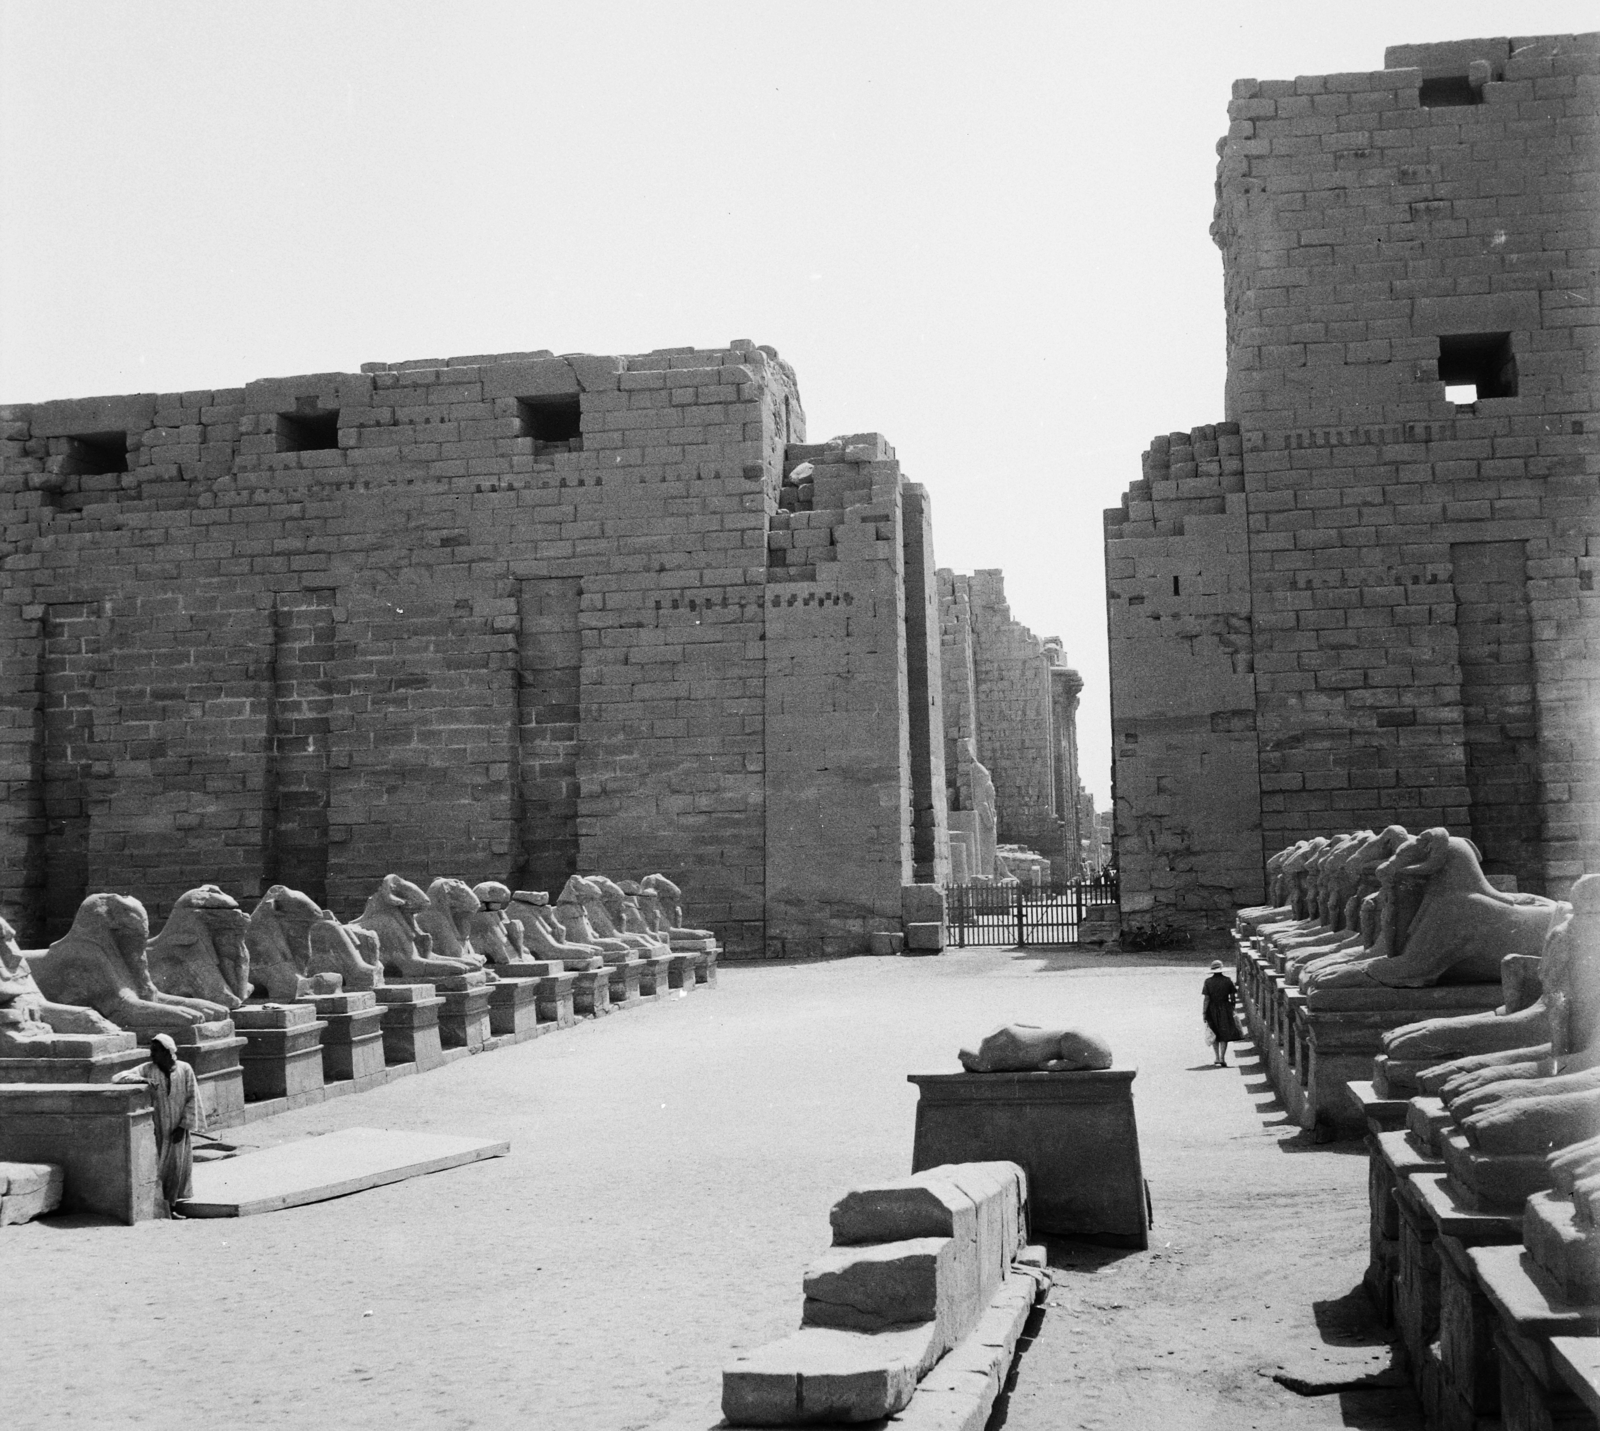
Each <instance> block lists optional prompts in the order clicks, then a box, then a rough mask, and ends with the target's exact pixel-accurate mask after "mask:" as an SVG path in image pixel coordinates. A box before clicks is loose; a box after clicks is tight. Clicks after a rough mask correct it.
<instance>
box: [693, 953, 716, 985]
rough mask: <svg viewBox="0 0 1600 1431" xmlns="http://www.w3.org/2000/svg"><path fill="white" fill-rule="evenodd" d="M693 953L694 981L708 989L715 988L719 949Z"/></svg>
mask: <svg viewBox="0 0 1600 1431" xmlns="http://www.w3.org/2000/svg"><path fill="white" fill-rule="evenodd" d="M692 952H695V965H694V981H695V983H697V984H705V985H707V986H708V987H709V988H713V989H714V988H716V987H717V959H718V957H719V956H720V955H721V953H722V951H721V950H720V949H716V948H711V949H701V950H699V951H692Z"/></svg>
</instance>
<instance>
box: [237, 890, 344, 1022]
mask: <svg viewBox="0 0 1600 1431" xmlns="http://www.w3.org/2000/svg"><path fill="white" fill-rule="evenodd" d="M321 917H322V911H321V909H319V908H318V907H317V903H316V901H315V900H313V899H312V898H311V897H310V896H309V895H304V894H301V893H300V891H299V890H296V889H290V888H288V886H286V885H281V884H275V885H273V886H272V888H271V889H269V890H268V891H267V892H266V893H265V894H264V895H262V896H261V899H260V900H259V902H258V903H257V904H256V907H255V908H254V909H253V910H251V911H250V922H249V924H248V926H247V927H246V929H245V932H244V943H245V948H246V949H247V950H248V951H249V954H250V983H251V987H252V988H253V989H254V991H255V992H256V993H257V994H261V995H264V996H265V997H267V998H269V999H274V1000H277V1001H279V1002H284V1001H288V1000H293V999H298V998H301V997H302V996H304V995H306V994H309V993H310V992H311V983H310V980H309V978H308V976H307V966H308V964H309V962H310V958H311V926H312V925H313V924H315V923H316V922H317V920H318V919H320V918H321ZM328 992H330V993H331V992H332V990H329V991H328Z"/></svg>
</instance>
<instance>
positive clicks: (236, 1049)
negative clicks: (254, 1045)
mask: <svg viewBox="0 0 1600 1431" xmlns="http://www.w3.org/2000/svg"><path fill="white" fill-rule="evenodd" d="M167 1032H168V1033H170V1034H171V1035H172V1041H173V1043H174V1044H175V1045H176V1046H177V1049H178V1057H179V1058H181V1059H182V1060H183V1061H184V1062H185V1063H187V1064H188V1065H189V1067H190V1068H192V1069H194V1080H195V1082H196V1084H198V1085H199V1089H200V1106H201V1107H202V1108H204V1109H205V1114H206V1120H207V1121H208V1122H210V1123H214V1124H216V1125H217V1126H219V1127H225V1126H226V1125H227V1124H229V1123H236V1122H238V1120H239V1117H240V1115H241V1114H242V1113H243V1112H244V1068H243V1066H242V1065H241V1063H240V1056H241V1055H242V1054H243V1053H244V1050H245V1040H244V1039H242V1038H239V1037H237V1036H236V1035H235V1033H234V1026H233V1020H232V1019H218V1020H216V1021H215V1022H214V1023H206V1024H190V1025H189V1026H188V1027H187V1028H182V1029H168V1030H167ZM139 1042H140V1043H141V1044H142V1045H143V1046H144V1048H145V1049H146V1050H148V1048H149V1046H150V1037H149V1035H148V1034H145V1033H141V1034H140V1035H139ZM144 1057H145V1058H148V1057H149V1054H148V1052H146V1053H145V1054H144ZM141 1061H142V1060H141Z"/></svg>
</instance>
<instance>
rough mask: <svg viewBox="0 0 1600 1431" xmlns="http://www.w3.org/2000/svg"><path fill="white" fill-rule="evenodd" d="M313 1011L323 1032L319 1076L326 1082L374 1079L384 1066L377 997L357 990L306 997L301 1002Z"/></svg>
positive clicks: (381, 1015) (369, 992)
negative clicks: (320, 1072) (320, 1074)
mask: <svg viewBox="0 0 1600 1431" xmlns="http://www.w3.org/2000/svg"><path fill="white" fill-rule="evenodd" d="M301 1002H303V1003H308V1004H310V1005H311V1006H312V1008H314V1009H315V1010H316V1014H317V1017H318V1018H319V1019H321V1020H322V1022H323V1024H324V1025H325V1027H324V1028H323V1031H322V1077H323V1080H324V1081H325V1082H327V1083H344V1082H347V1081H350V1080H352V1079H353V1080H354V1081H355V1082H356V1083H357V1084H358V1085H359V1084H360V1083H361V1081H362V1080H363V1079H367V1078H373V1077H376V1076H377V1075H378V1074H380V1073H382V1072H383V1070H384V1067H385V1063H384V1053H383V1013H384V1011H383V1009H382V1008H381V1007H379V1004H378V996H377V994H375V993H373V992H371V991H369V990H357V991H356V992H354V993H350V994H307V995H306V997H305V998H304V999H303V1000H302V1001H301Z"/></svg>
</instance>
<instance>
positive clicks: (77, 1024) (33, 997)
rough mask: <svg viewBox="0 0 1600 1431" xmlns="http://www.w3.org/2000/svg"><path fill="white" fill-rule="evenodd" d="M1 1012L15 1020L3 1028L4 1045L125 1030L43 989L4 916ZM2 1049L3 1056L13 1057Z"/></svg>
mask: <svg viewBox="0 0 1600 1431" xmlns="http://www.w3.org/2000/svg"><path fill="white" fill-rule="evenodd" d="M0 1012H8V1013H10V1014H11V1015H12V1016H13V1021H8V1024H7V1027H5V1028H3V1029H0V1045H3V1044H4V1043H5V1042H6V1041H7V1040H10V1041H11V1042H13V1043H17V1044H20V1043H22V1042H29V1041H31V1042H38V1041H43V1042H46V1043H48V1042H50V1040H51V1036H52V1034H79V1035H90V1036H101V1037H109V1036H111V1035H115V1034H119V1033H121V1032H122V1030H121V1029H119V1028H118V1027H117V1026H116V1025H115V1024H114V1023H112V1022H111V1020H110V1019H108V1018H106V1017H105V1016H104V1015H103V1014H98V1013H96V1012H95V1011H94V1010H93V1009H90V1008H82V1007H79V1006H76V1005H73V1004H57V1003H52V1002H51V1001H50V1000H49V999H47V998H45V996H44V994H43V993H42V992H41V991H40V989H39V985H38V983H37V981H36V980H35V979H34V977H33V971H32V970H31V969H30V968H29V967H28V960H27V956H26V955H24V954H23V952H22V950H21V949H20V948H18V946H17V931H16V930H14V929H13V928H12V927H11V926H10V925H9V924H8V923H7V922H6V921H5V920H4V919H0ZM9 1056H11V1055H9V1054H7V1053H6V1052H5V1051H4V1050H3V1048H0V1057H9Z"/></svg>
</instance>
